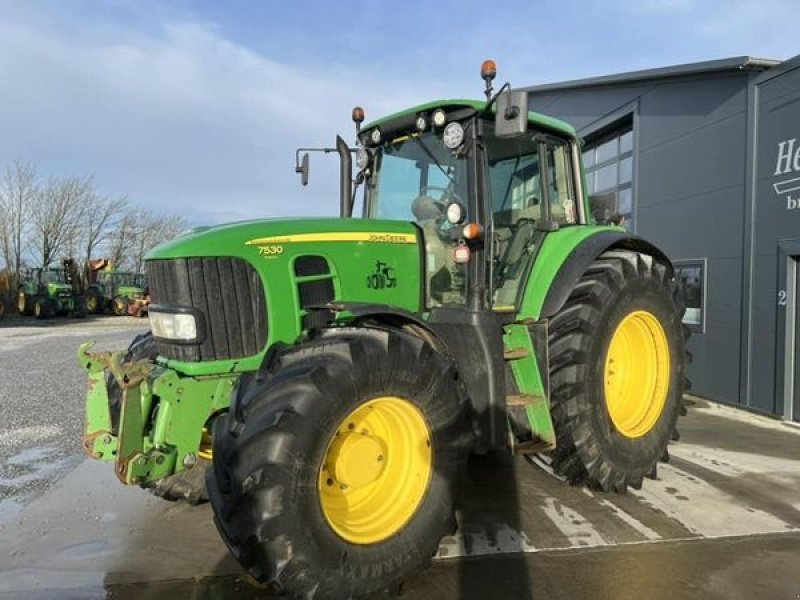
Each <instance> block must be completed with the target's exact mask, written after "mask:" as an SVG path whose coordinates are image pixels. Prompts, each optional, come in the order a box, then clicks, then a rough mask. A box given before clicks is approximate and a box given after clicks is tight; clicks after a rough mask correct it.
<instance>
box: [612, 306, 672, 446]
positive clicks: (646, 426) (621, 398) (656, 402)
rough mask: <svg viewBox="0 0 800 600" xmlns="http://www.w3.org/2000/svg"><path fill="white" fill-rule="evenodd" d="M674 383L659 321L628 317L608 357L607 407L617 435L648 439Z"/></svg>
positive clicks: (636, 313)
mask: <svg viewBox="0 0 800 600" xmlns="http://www.w3.org/2000/svg"><path fill="white" fill-rule="evenodd" d="M669 380H670V358H669V343H668V342H667V335H666V333H665V332H664V328H663V327H662V325H661V323H660V322H659V320H658V319H657V318H656V317H655V316H654V315H653V314H651V313H649V312H647V311H644V310H637V311H634V312H632V313H630V314H629V315H628V316H626V317H625V318H624V319H622V321H621V322H620V324H619V325H618V326H617V329H616V330H615V331H614V335H613V336H612V338H611V344H610V345H609V347H608V354H607V355H606V363H605V372H604V376H603V381H604V383H605V397H606V405H607V407H608V414H609V416H610V417H611V421H612V422H613V423H614V427H616V429H617V431H619V432H620V433H621V434H622V435H624V436H625V437H628V438H637V437H641V436H643V435H645V434H646V433H647V432H648V431H650V430H651V429H652V428H653V427H654V426H655V424H656V423H657V422H658V419H659V417H660V416H661V413H662V411H663V410H664V405H665V404H666V401H667V392H668V391H669Z"/></svg>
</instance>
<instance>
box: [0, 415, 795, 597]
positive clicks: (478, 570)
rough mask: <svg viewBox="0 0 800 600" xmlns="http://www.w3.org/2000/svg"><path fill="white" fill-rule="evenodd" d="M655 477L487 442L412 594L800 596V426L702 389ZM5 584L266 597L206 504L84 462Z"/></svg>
mask: <svg viewBox="0 0 800 600" xmlns="http://www.w3.org/2000/svg"><path fill="white" fill-rule="evenodd" d="M681 432H682V434H683V435H682V439H681V441H680V442H679V443H676V444H671V445H670V452H671V454H672V459H671V461H670V462H669V464H664V465H661V466H660V468H659V473H658V479H657V480H646V481H645V485H644V488H643V489H642V490H640V491H631V492H629V493H628V494H627V495H624V496H619V495H614V494H602V493H596V492H591V491H588V490H586V489H584V488H578V487H571V486H569V485H567V484H566V483H564V482H561V481H559V480H558V478H556V477H555V476H554V475H553V474H552V473H551V472H550V470H549V468H548V466H547V464H546V461H545V460H543V459H541V458H539V457H534V458H526V457H521V456H518V457H514V458H510V457H506V456H503V455H498V456H488V457H476V458H475V460H473V461H472V462H471V464H470V468H469V477H468V481H467V482H466V484H465V488H464V490H463V493H462V500H463V502H462V504H463V506H462V508H461V510H460V512H459V523H460V531H459V533H458V534H457V535H456V536H454V537H452V538H447V539H445V540H444V541H443V543H442V546H441V547H440V551H439V556H438V557H437V560H434V562H433V566H432V568H431V569H429V570H427V571H425V572H422V573H420V574H418V575H416V576H414V577H412V578H410V579H409V580H407V581H406V583H405V586H404V597H407V598H413V599H417V598H419V599H423V598H436V599H437V600H449V599H456V598H459V599H472V598H475V599H477V598H500V599H502V598H522V599H528V598H540V597H548V598H634V597H636V598H666V597H670V598H737V597H741V598H745V597H747V598H790V599H795V598H797V597H798V595H800V495H799V494H798V490H800V430H798V429H796V428H792V427H789V426H787V425H785V424H782V423H780V422H776V421H773V420H771V419H767V418H763V417H757V416H753V415H749V414H747V413H742V412H739V411H736V410H734V409H730V408H726V407H720V406H718V405H714V404H710V403H706V402H703V401H697V403H696V404H695V405H694V406H692V407H690V411H689V415H688V416H687V417H685V418H682V419H681ZM0 540H2V542H1V543H0V545H1V546H2V549H1V550H0V598H8V599H11V598H14V599H18V598H19V599H26V598H30V599H34V598H35V599H40V598H52V597H58V598H106V597H109V598H111V597H113V598H162V597H165V598H166V597H169V598H183V597H185V598H192V599H194V598H214V599H224V598H260V597H270V596H269V595H268V594H267V592H266V591H265V590H263V589H261V588H259V587H258V586H254V585H252V583H251V582H249V580H248V578H247V577H246V576H244V575H243V574H242V573H241V571H240V570H239V568H238V566H237V565H236V563H235V562H234V561H233V560H232V559H231V558H230V557H229V556H228V554H227V551H226V550H225V548H224V546H223V544H222V543H221V542H220V540H219V538H218V537H217V534H216V532H215V531H214V528H213V525H212V524H211V517H210V511H209V509H208V507H207V506H203V507H196V508H191V507H186V506H183V505H180V504H170V503H166V502H164V501H162V500H159V499H156V498H153V497H151V496H150V495H148V494H147V493H146V492H144V491H142V490H138V489H131V488H123V487H122V486H121V485H120V484H118V483H117V481H116V479H115V478H114V475H113V474H112V472H111V469H110V468H109V466H108V465H102V464H97V463H93V462H91V461H84V462H82V463H80V464H79V466H78V467H77V468H76V469H75V470H73V471H72V472H71V473H70V474H69V476H67V477H64V478H62V479H61V480H60V481H59V482H58V484H57V485H56V486H55V487H53V488H52V489H51V490H49V491H48V492H47V493H45V494H43V495H42V496H41V497H39V498H38V499H37V500H35V501H34V502H32V503H31V504H29V505H28V506H26V507H25V509H24V510H23V511H22V512H20V513H19V514H18V515H16V516H15V517H14V518H13V519H12V520H10V521H9V522H7V524H6V525H5V527H4V528H3V530H2V531H0Z"/></svg>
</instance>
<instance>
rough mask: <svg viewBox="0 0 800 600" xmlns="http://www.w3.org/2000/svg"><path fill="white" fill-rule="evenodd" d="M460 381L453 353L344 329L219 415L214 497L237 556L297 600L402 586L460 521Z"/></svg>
mask: <svg viewBox="0 0 800 600" xmlns="http://www.w3.org/2000/svg"><path fill="white" fill-rule="evenodd" d="M460 389H461V388H460V385H459V384H458V375H457V372H456V370H455V368H454V366H453V365H452V363H451V362H450V361H449V360H448V359H446V358H445V357H444V356H443V355H441V354H439V353H437V352H436V351H434V350H433V349H432V348H431V347H430V346H429V345H428V344H426V343H424V342H423V341H422V340H420V339H418V338H414V337H412V336H409V335H406V334H404V333H399V332H389V331H383V330H375V329H343V330H332V332H331V333H329V334H325V335H323V337H322V339H320V340H318V341H314V342H310V343H308V344H306V345H305V346H300V347H298V348H297V349H294V350H291V351H289V352H287V353H286V354H284V355H283V356H281V357H280V358H279V359H278V364H277V365H276V367H275V369H274V370H273V371H272V374H271V375H270V376H269V377H268V379H267V381H266V382H264V383H262V384H260V385H257V386H256V387H254V388H253V389H250V390H249V391H243V392H242V393H240V394H239V395H238V397H237V399H236V401H235V402H234V405H233V406H232V407H231V410H230V412H229V413H228V414H227V416H225V417H222V418H220V419H218V420H217V421H216V422H215V431H214V456H215V460H214V464H213V470H214V476H213V477H209V492H210V497H211V504H212V507H213V508H214V513H215V521H216V523H217V528H218V529H219V531H220V533H221V535H222V537H223V539H224V540H225V542H226V543H227V544H228V546H229V547H230V548H231V550H232V552H233V554H234V556H236V557H237V558H238V559H239V561H240V562H241V564H242V565H243V566H244V567H245V568H246V569H247V570H248V571H249V572H250V573H251V574H252V575H253V576H254V577H256V578H257V579H259V580H260V581H267V582H270V583H271V584H272V585H273V586H274V587H275V588H277V589H279V590H282V591H283V592H285V593H286V594H287V595H288V596H290V597H295V596H303V597H306V598H311V597H316V598H331V597H336V598H339V597H345V598H347V597H362V596H368V595H370V594H374V593H377V592H380V591H382V590H386V589H388V588H393V587H395V586H396V585H398V584H399V583H400V582H401V581H402V579H403V577H405V576H406V575H407V574H408V573H410V572H411V571H413V570H414V569H416V568H418V567H420V566H422V565H424V564H426V563H427V562H428V561H429V560H430V558H431V556H432V555H433V554H434V553H435V552H436V550H437V548H438V545H439V541H440V540H441V538H442V537H443V536H445V535H448V534H451V533H453V531H454V530H455V527H456V524H455V518H454V514H453V507H454V485H455V482H456V480H457V476H458V473H459V470H460V467H461V466H462V465H463V462H464V459H465V456H466V453H467V451H468V450H469V449H470V448H471V441H472V434H471V430H470V428H469V426H468V422H467V420H466V414H465V402H464V399H463V394H462V393H461V391H460ZM298 457H302V460H298Z"/></svg>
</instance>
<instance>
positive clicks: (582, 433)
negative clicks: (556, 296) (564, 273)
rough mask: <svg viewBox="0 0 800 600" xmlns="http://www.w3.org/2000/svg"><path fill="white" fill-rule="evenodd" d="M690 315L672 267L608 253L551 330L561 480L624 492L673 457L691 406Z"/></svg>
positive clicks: (649, 259)
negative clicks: (683, 413) (681, 417)
mask: <svg viewBox="0 0 800 600" xmlns="http://www.w3.org/2000/svg"><path fill="white" fill-rule="evenodd" d="M682 312H683V307H682V302H681V300H680V297H679V294H678V293H677V290H676V287H675V281H674V277H673V275H672V271H671V269H670V268H669V267H668V265H666V264H663V263H660V262H658V261H657V260H656V259H655V258H654V257H652V256H649V255H646V254H641V253H637V252H630V251H626V250H611V251H607V252H605V253H603V254H602V255H601V256H600V257H599V258H598V259H597V260H596V261H595V262H594V263H593V264H592V265H591V266H590V267H589V269H588V270H587V271H586V273H584V275H583V276H582V277H581V279H580V280H579V281H578V284H577V285H576V287H575V289H574V290H573V291H572V294H571V295H570V297H569V299H568V300H567V303H566V304H565V305H564V307H563V308H562V309H561V311H560V312H559V313H558V314H557V315H556V316H555V317H553V319H552V321H551V324H550V340H549V346H550V348H549V351H550V357H551V360H550V379H551V390H552V392H551V403H552V414H553V422H554V426H555V429H556V437H557V447H556V450H555V451H554V452H553V455H552V458H553V466H554V468H555V470H556V472H558V473H560V474H562V475H564V476H566V477H567V478H568V479H569V480H570V481H572V482H574V483H577V482H582V481H585V482H587V483H588V484H589V485H590V486H593V487H598V488H601V489H603V490H606V491H609V490H614V491H617V492H624V491H625V489H626V487H627V486H629V485H630V486H633V487H636V488H638V487H640V486H641V485H642V479H643V477H645V476H648V475H652V474H654V473H655V469H656V465H657V463H658V461H659V460H660V459H661V458H662V457H665V456H666V455H667V454H666V453H667V444H668V443H669V441H670V439H671V438H672V437H673V435H674V432H675V425H676V420H677V417H678V413H679V411H680V408H681V398H682V395H683V386H684V377H683V363H684V335H683V326H682V324H681V317H682Z"/></svg>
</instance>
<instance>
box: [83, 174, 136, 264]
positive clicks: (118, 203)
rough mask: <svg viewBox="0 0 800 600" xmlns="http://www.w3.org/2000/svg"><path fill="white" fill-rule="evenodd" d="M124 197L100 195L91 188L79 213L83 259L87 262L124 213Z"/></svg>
mask: <svg viewBox="0 0 800 600" xmlns="http://www.w3.org/2000/svg"><path fill="white" fill-rule="evenodd" d="M127 208H128V200H127V198H125V197H118V198H112V197H110V196H100V195H98V194H97V193H95V192H94V190H92V193H91V194H90V195H89V197H88V198H87V201H86V203H85V204H84V207H83V211H82V214H81V232H82V235H81V240H82V243H83V259H84V261H85V262H88V261H89V260H91V259H92V255H93V254H94V253H95V251H96V250H97V249H98V247H99V246H100V245H101V244H103V243H104V242H106V241H107V240H108V239H109V238H110V237H111V235H112V232H113V230H114V227H115V226H116V224H117V221H118V220H119V219H120V218H121V217H122V216H123V215H124V214H125V213H126V210H127Z"/></svg>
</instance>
